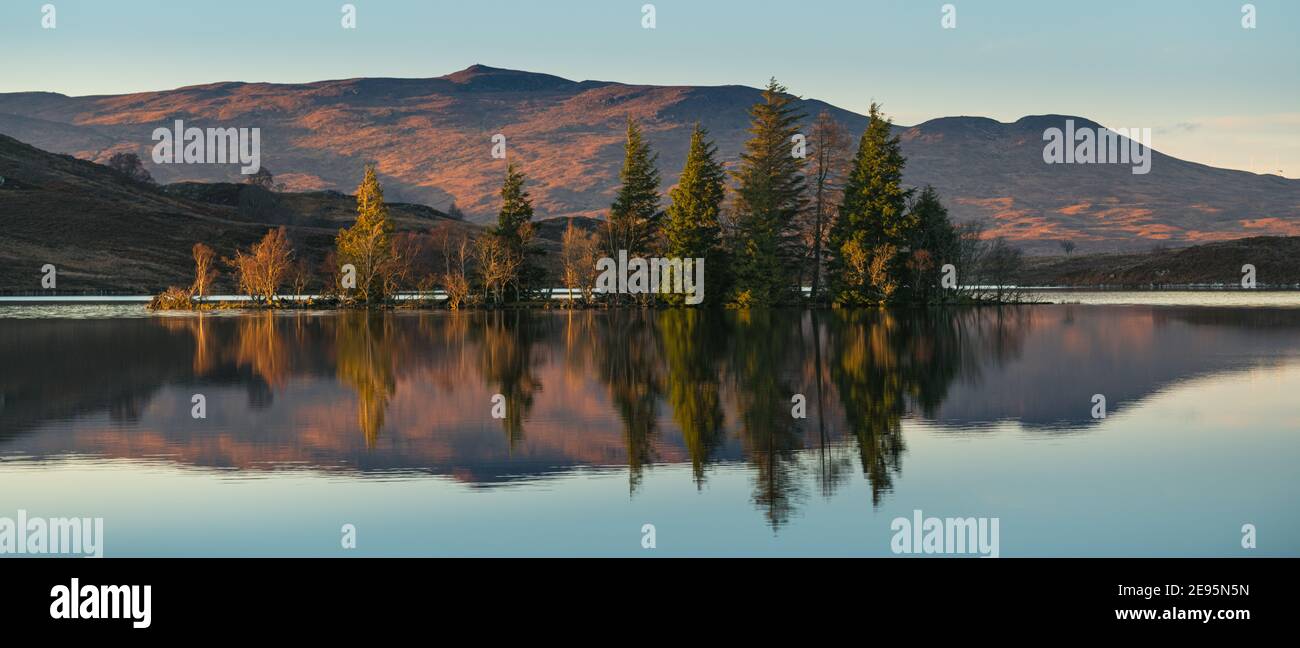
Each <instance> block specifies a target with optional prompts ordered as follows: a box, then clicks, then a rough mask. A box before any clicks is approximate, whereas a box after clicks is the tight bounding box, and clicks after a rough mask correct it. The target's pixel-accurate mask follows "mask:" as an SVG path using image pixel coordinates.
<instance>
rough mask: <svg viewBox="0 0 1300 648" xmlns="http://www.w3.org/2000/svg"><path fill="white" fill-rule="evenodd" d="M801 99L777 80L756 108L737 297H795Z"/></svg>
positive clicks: (742, 195)
mask: <svg viewBox="0 0 1300 648" xmlns="http://www.w3.org/2000/svg"><path fill="white" fill-rule="evenodd" d="M795 99H796V98H795V97H792V96H790V95H789V94H787V93H786V88H785V86H783V85H781V84H779V83H777V82H776V79H772V80H771V81H770V82H768V85H767V89H765V90H764V91H763V100H762V101H761V102H759V103H757V104H755V105H754V107H752V108H750V111H749V119H750V126H749V134H750V137H749V141H747V142H746V143H745V152H744V153H742V154H741V159H740V169H739V170H738V171H737V172H736V174H735V176H736V181H737V185H738V186H737V188H736V201H735V212H736V215H735V224H734V225H735V232H734V240H733V241H732V242H731V266H732V269H733V272H734V274H735V276H734V279H733V286H732V289H731V291H732V301H733V302H734V303H736V304H738V305H743V306H747V305H759V306H763V305H773V304H777V303H779V302H781V301H784V300H785V299H787V298H788V297H789V296H790V293H791V291H792V289H793V288H794V286H793V277H794V276H795V273H794V272H792V271H791V270H793V268H794V263H795V262H796V253H795V247H796V246H797V239H796V237H795V233H794V228H793V225H794V221H795V217H796V216H797V215H798V214H799V212H800V210H802V209H803V208H804V204H805V202H806V199H805V196H804V193H805V184H804V176H803V171H804V163H805V158H803V157H801V156H798V155H795V152H794V143H793V142H794V139H795V136H796V135H798V134H799V121H800V120H801V119H802V118H803V115H802V114H801V113H800V112H799V111H798V110H797V109H796V107H795V105H794V102H795Z"/></svg>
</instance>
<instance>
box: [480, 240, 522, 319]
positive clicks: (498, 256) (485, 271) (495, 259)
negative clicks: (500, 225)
mask: <svg viewBox="0 0 1300 648" xmlns="http://www.w3.org/2000/svg"><path fill="white" fill-rule="evenodd" d="M474 243H475V245H474V257H475V259H476V260H477V261H478V271H479V275H480V276H481V277H482V279H483V296H484V298H487V296H488V295H489V294H491V296H492V298H493V301H494V303H497V304H500V303H501V300H502V298H503V294H502V293H504V291H505V289H506V287H507V286H509V285H510V283H511V281H513V279H514V277H515V276H516V275H517V274H518V270H519V265H520V263H521V262H522V259H520V258H519V256H518V255H516V254H513V253H511V251H510V246H509V244H508V243H507V242H506V241H504V240H502V238H501V237H500V236H497V235H496V234H492V233H486V234H483V235H481V236H479V237H478V240H476V241H475V242H474Z"/></svg>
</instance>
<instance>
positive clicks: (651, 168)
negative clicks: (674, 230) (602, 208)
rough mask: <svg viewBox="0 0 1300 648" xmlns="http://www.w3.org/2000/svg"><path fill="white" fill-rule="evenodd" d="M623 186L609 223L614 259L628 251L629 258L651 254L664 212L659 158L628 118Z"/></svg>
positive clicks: (607, 243)
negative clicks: (660, 196)
mask: <svg viewBox="0 0 1300 648" xmlns="http://www.w3.org/2000/svg"><path fill="white" fill-rule="evenodd" d="M624 151H625V155H624V158H623V170H622V171H621V172H620V173H619V180H620V181H621V183H622V184H621V186H620V187H619V189H618V195H617V196H616V197H615V198H614V204H613V205H611V206H610V208H609V219H608V220H607V221H606V223H605V247H606V250H607V252H608V253H609V255H610V256H615V257H616V256H618V252H619V250H627V253H628V256H640V255H644V254H646V253H647V252H650V251H651V247H652V246H653V244H654V240H655V237H656V235H657V234H658V232H657V227H658V225H659V219H660V216H661V215H662V213H661V212H660V211H659V169H658V168H657V167H656V163H657V161H658V159H659V156H658V155H657V154H655V153H653V152H651V150H650V145H649V143H647V142H646V141H645V139H644V137H643V136H642V135H641V127H640V126H638V125H637V123H636V122H635V121H633V119H632V118H631V117H628V119H627V144H626V145H625V146H624Z"/></svg>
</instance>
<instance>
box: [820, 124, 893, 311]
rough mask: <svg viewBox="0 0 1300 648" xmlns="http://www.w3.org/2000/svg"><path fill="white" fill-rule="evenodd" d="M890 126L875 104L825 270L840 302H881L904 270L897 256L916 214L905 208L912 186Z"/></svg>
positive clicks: (854, 164) (832, 231)
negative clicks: (907, 183)
mask: <svg viewBox="0 0 1300 648" xmlns="http://www.w3.org/2000/svg"><path fill="white" fill-rule="evenodd" d="M890 130H891V122H890V120H889V119H887V118H885V117H884V115H883V114H881V112H880V106H879V105H878V104H876V103H872V104H871V109H870V112H869V114H868V122H867V130H866V132H864V133H863V134H862V138H861V140H860V141H859V142H858V152H857V154H856V155H855V156H854V158H853V164H852V167H851V169H850V171H849V178H848V181H847V183H846V184H845V187H844V200H843V202H842V203H841V204H840V215H839V219H838V220H836V222H835V224H834V226H833V227H832V228H831V232H830V245H829V248H830V249H829V252H830V255H829V256H830V260H829V263H828V264H827V274H828V279H829V280H830V282H829V283H830V287H831V292H832V298H833V299H834V300H835V302H836V303H840V304H869V303H879V302H880V301H881V300H882V299H883V298H885V297H887V296H888V295H889V294H890V293H892V292H893V286H896V284H897V277H898V275H899V274H900V273H901V271H900V270H899V269H898V266H899V264H900V263H901V261H900V259H899V258H898V257H899V254H900V250H901V249H903V248H904V247H905V246H906V245H907V244H908V242H909V241H908V237H909V236H910V233H911V231H912V229H913V228H914V227H915V215H914V214H912V213H910V212H909V211H908V209H907V201H908V198H909V197H910V196H911V194H912V191H911V190H910V189H904V188H903V186H902V182H903V165H904V163H905V162H906V160H905V159H904V158H903V153H902V148H901V145H900V143H899V138H898V136H897V135H892V134H891V132H890ZM868 268H870V269H871V271H867V269H868Z"/></svg>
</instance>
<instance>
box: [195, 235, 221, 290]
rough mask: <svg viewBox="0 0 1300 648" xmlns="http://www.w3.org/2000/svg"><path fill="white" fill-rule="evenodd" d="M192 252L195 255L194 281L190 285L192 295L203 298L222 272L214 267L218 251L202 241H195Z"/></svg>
mask: <svg viewBox="0 0 1300 648" xmlns="http://www.w3.org/2000/svg"><path fill="white" fill-rule="evenodd" d="M191 253H192V254H193V255H194V283H193V284H192V285H191V286H190V295H191V296H197V297H198V298H199V299H203V298H204V297H207V296H208V290H209V289H210V288H211V287H212V282H213V281H216V279H217V277H218V276H219V275H220V274H221V271H219V270H217V269H216V268H213V267H212V261H213V260H214V259H215V258H216V256H217V253H216V252H213V251H212V248H210V247H208V246H206V245H204V244H202V243H195V244H194V247H193V248H192V250H191Z"/></svg>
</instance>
